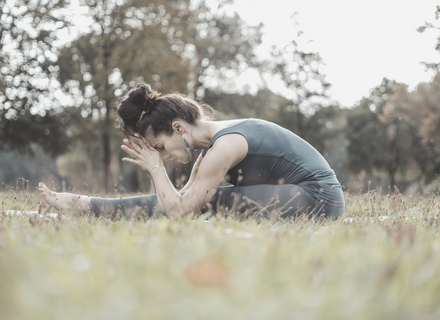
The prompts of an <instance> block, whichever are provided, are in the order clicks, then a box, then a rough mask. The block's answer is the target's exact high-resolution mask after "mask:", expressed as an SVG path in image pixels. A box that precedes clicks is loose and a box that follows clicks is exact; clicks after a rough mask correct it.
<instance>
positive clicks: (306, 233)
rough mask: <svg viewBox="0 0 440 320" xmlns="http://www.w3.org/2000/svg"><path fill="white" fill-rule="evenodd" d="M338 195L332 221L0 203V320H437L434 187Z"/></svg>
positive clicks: (22, 200)
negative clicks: (134, 216) (407, 193)
mask: <svg viewBox="0 0 440 320" xmlns="http://www.w3.org/2000/svg"><path fill="white" fill-rule="evenodd" d="M346 201H347V208H346V215H345V217H342V218H340V219H339V220H337V221H325V220H313V219H312V220H307V219H297V220H296V221H289V222H280V221H274V220H268V221H260V222H257V221H256V220H255V219H248V220H244V221H240V219H238V218H237V217H234V216H233V215H217V216H216V217H213V218H211V219H210V220H209V221H205V220H204V219H203V218H197V219H191V218H185V219H175V220H169V219H165V218H160V219H152V220H147V221H144V220H143V219H141V220H140V221H133V220H120V219H116V220H115V219H113V220H112V219H110V218H100V219H95V218H89V217H68V216H61V215H60V216H58V217H50V216H47V215H45V214H42V215H41V217H40V216H31V217H29V216H16V215H14V216H9V215H5V214H3V215H1V214H0V319H8V320H9V319H45V320H47V319H65V320H67V319H438V318H439V317H440V271H439V270H440V237H439V232H438V231H439V220H440V198H439V196H438V195H431V196H424V197H413V198H411V197H403V196H402V195H400V194H397V195H392V196H388V195H380V194H379V193H377V192H370V194H369V196H368V197H363V196H349V195H347V197H346ZM0 202H1V208H0V209H3V210H5V209H15V210H37V209H38V199H37V197H36V195H35V194H33V193H30V192H28V191H19V192H15V191H13V190H11V191H9V192H5V193H2V194H0ZM381 216H387V218H379V217H381ZM347 217H352V218H353V219H349V220H347V219H346V220H344V219H345V218H347Z"/></svg>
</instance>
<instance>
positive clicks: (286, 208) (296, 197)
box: [90, 184, 345, 219]
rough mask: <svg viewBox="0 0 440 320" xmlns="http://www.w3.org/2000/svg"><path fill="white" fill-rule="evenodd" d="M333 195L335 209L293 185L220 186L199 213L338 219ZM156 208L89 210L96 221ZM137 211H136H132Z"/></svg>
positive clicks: (133, 201)
mask: <svg viewBox="0 0 440 320" xmlns="http://www.w3.org/2000/svg"><path fill="white" fill-rule="evenodd" d="M333 191H334V193H336V195H337V198H338V204H337V205H328V204H325V203H324V202H320V201H319V200H316V199H315V198H313V197H311V196H310V195H309V194H308V193H307V192H306V191H305V190H304V189H303V188H302V187H301V186H298V185H294V184H284V185H269V184H260V185H253V186H241V187H235V186H221V187H219V188H218V189H217V192H216V193H215V194H214V196H213V197H212V199H211V201H209V204H207V205H206V206H205V208H202V212H207V211H213V212H216V211H220V210H221V211H228V210H233V211H234V212H238V213H241V214H245V215H246V216H252V215H254V214H263V215H266V216H269V215H270V214H271V213H273V214H277V215H279V216H280V217H281V218H289V217H295V216H299V215H301V214H311V215H318V216H321V215H324V216H325V217H326V218H332V219H337V218H338V217H339V216H340V215H341V214H343V213H344V212H345V208H344V205H343V203H344V196H343V193H342V190H341V188H340V187H339V188H335V190H333ZM341 204H342V205H341ZM156 205H157V196H156V195H155V194H150V195H143V196H135V197H127V198H96V197H92V198H91V208H90V210H91V213H93V214H94V215H96V216H97V217H99V216H101V215H108V214H115V213H116V212H117V211H118V210H120V212H121V214H122V215H125V216H128V215H130V212H133V211H134V210H138V211H139V210H140V211H143V212H145V214H146V215H147V216H152V215H153V213H154V208H155V207H156ZM136 207H138V208H137V209H135V208H136ZM273 210H276V211H273Z"/></svg>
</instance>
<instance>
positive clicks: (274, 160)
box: [202, 119, 341, 204]
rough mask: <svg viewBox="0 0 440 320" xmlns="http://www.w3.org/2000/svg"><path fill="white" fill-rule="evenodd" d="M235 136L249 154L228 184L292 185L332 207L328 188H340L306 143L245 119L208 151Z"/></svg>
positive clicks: (223, 132)
mask: <svg viewBox="0 0 440 320" xmlns="http://www.w3.org/2000/svg"><path fill="white" fill-rule="evenodd" d="M236 133H238V134H241V135H243V136H244V137H245V138H246V140H247V142H248V146H249V150H248V154H247V156H246V157H245V158H244V159H243V161H241V162H240V163H238V164H237V165H236V166H234V167H233V168H231V169H230V170H229V171H228V177H227V181H228V182H229V183H231V184H233V185H239V186H248V185H257V184H273V185H275V184H295V185H299V186H302V187H303V188H304V189H305V190H306V191H308V192H310V193H311V195H312V196H313V195H314V197H315V198H317V197H319V198H321V197H320V196H319V194H322V195H323V196H324V197H323V201H324V202H325V203H328V204H330V203H334V201H335V200H336V199H332V198H334V197H332V196H331V194H332V193H335V192H331V191H330V190H329V188H330V189H331V190H334V189H335V188H338V189H340V188H341V186H340V184H339V182H338V180H337V178H336V176H335V174H334V171H333V170H332V169H331V168H330V166H329V164H328V163H327V161H326V160H325V159H324V157H323V156H322V155H321V154H320V153H319V152H318V151H317V150H316V149H315V148H314V147H312V146H311V145H310V144H309V143H308V142H306V141H305V140H303V139H302V138H301V137H299V136H297V135H296V134H294V133H292V132H291V131H289V130H286V129H284V128H282V127H280V126H278V125H276V124H274V123H271V122H268V121H265V120H260V119H247V120H244V121H242V122H239V123H238V124H235V125H233V126H230V127H227V128H225V129H222V130H220V131H218V132H217V133H216V134H215V135H214V136H213V137H212V139H211V142H210V144H209V147H208V149H209V148H211V147H212V145H213V144H214V143H215V141H216V140H217V139H218V138H220V137H221V136H224V135H227V134H236ZM205 153H206V151H202V154H203V155H204V154H205ZM321 189H323V190H321ZM338 198H339V197H338ZM319 200H321V199H319Z"/></svg>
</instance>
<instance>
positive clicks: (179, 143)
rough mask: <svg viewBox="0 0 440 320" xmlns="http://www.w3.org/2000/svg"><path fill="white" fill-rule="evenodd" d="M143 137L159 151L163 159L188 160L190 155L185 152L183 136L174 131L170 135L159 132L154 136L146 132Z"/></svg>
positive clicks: (184, 161)
mask: <svg viewBox="0 0 440 320" xmlns="http://www.w3.org/2000/svg"><path fill="white" fill-rule="evenodd" d="M145 139H146V140H147V141H148V143H149V144H150V145H151V146H153V148H155V149H156V150H157V151H159V152H160V154H161V156H162V159H163V160H164V161H165V160H168V159H171V160H177V161H180V162H183V163H187V162H188V161H189V160H190V156H189V155H188V154H186V152H185V148H184V141H183V137H182V135H181V134H179V133H177V132H176V131H173V134H172V135H170V136H169V135H166V134H164V133H161V134H158V135H157V136H156V137H154V136H153V134H151V133H147V134H146V135H145Z"/></svg>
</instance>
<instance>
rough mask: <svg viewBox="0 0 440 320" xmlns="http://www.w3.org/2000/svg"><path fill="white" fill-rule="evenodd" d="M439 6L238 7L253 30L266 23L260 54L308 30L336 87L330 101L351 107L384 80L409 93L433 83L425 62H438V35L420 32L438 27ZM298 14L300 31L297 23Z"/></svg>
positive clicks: (377, 2) (324, 2)
mask: <svg viewBox="0 0 440 320" xmlns="http://www.w3.org/2000/svg"><path fill="white" fill-rule="evenodd" d="M436 5H437V1H434V0H423V1H414V0H410V1H399V0H370V1H349V0H333V1H328V0H296V1H286V0H271V1H255V0H236V2H235V4H234V6H233V8H234V10H236V11H237V12H238V13H239V15H240V16H241V17H242V18H243V19H244V20H245V21H246V22H248V23H249V24H251V25H255V24H258V23H260V22H262V23H264V25H265V27H264V32H265V35H264V38H263V45H262V47H261V48H260V54H265V52H268V51H269V49H270V47H271V46H272V45H274V44H277V45H282V44H285V43H287V42H289V41H291V40H293V39H295V38H297V31H299V30H302V31H304V34H302V35H301V37H300V38H302V39H304V40H305V42H306V43H308V45H309V46H310V47H311V48H312V49H313V50H314V51H317V52H319V53H320V55H321V57H322V59H323V62H324V63H325V66H324V67H323V69H322V71H323V72H324V73H325V74H326V76H327V77H326V80H327V81H328V82H330V83H331V84H332V87H331V89H330V91H329V93H330V95H331V98H332V99H334V100H336V101H338V102H339V103H340V104H341V105H343V106H346V107H350V106H353V104H354V103H355V102H356V101H358V100H360V99H361V98H362V96H367V95H368V94H369V91H370V89H371V88H373V87H375V86H377V85H379V84H380V82H381V80H382V78H383V77H387V78H390V79H394V80H396V81H399V82H403V83H406V84H408V85H409V86H410V89H411V88H414V86H415V85H417V84H418V83H419V82H423V81H428V80H429V79H430V78H431V74H430V73H429V72H426V71H425V67H424V66H423V65H421V64H420V62H422V61H428V62H436V61H438V59H439V56H438V53H437V52H436V51H435V50H434V47H435V44H436V41H437V39H436V37H437V33H436V32H435V31H434V30H428V31H426V32H425V33H419V32H417V31H416V29H417V28H418V27H420V26H421V25H423V24H424V22H425V21H429V22H435V8H436ZM295 12H297V13H298V14H297V15H296V18H295V19H296V20H297V21H298V22H299V25H298V26H295V25H294V20H293V19H292V15H293V14H294V13H295ZM309 40H311V41H312V42H307V41H309ZM252 79H255V77H252V76H250V77H249V78H246V79H241V80H242V81H245V82H246V81H249V82H252V81H253V80H252ZM271 89H272V90H274V91H277V90H279V91H280V92H282V91H283V90H282V89H281V88H271Z"/></svg>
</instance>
